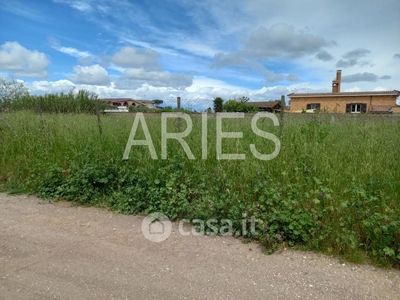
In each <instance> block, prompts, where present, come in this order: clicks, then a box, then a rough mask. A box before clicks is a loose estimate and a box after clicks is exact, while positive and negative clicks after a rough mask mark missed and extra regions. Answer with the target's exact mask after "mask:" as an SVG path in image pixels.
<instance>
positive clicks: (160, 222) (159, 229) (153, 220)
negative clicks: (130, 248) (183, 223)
mask: <svg viewBox="0 0 400 300" xmlns="http://www.w3.org/2000/svg"><path fill="white" fill-rule="evenodd" d="M171 231H172V224H171V221H170V220H169V219H168V217H167V216H166V215H164V214H162V213H158V212H155V213H151V214H149V215H147V216H146V217H145V218H144V219H143V221H142V234H143V235H144V237H145V238H146V239H148V240H149V241H151V242H155V243H160V242H163V241H165V240H166V239H167V238H168V237H169V235H170V234H171Z"/></svg>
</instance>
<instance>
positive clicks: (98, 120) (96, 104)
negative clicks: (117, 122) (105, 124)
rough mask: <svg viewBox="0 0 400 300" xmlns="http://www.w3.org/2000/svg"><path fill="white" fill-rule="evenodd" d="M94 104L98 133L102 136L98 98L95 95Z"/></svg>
mask: <svg viewBox="0 0 400 300" xmlns="http://www.w3.org/2000/svg"><path fill="white" fill-rule="evenodd" d="M94 104H95V107H96V115H97V123H98V124H99V133H100V137H102V136H103V128H102V126H101V119H100V109H99V99H98V98H97V97H96V98H95V99H94Z"/></svg>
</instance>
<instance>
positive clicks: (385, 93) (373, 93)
mask: <svg viewBox="0 0 400 300" xmlns="http://www.w3.org/2000/svg"><path fill="white" fill-rule="evenodd" d="M288 96H289V97H290V98H297V97H298V98H300V97H302V98H303V97H307V98H308V97H309V98H316V97H318V98H321V97H348V96H352V97H362V96H396V97H398V96H400V91H398V90H393V91H371V92H341V93H291V94H289V95H288Z"/></svg>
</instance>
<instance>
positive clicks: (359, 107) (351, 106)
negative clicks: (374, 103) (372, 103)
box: [346, 103, 367, 114]
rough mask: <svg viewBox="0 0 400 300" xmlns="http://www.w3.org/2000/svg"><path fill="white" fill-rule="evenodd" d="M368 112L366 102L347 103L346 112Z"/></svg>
mask: <svg viewBox="0 0 400 300" xmlns="http://www.w3.org/2000/svg"><path fill="white" fill-rule="evenodd" d="M365 112H367V104H365V103H348V104H346V113H351V114H359V113H365Z"/></svg>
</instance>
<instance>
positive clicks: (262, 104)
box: [247, 101, 280, 108]
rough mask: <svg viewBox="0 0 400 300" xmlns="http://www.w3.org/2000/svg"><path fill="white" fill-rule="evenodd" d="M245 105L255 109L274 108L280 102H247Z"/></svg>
mask: <svg viewBox="0 0 400 300" xmlns="http://www.w3.org/2000/svg"><path fill="white" fill-rule="evenodd" d="M247 104H250V105H254V106H255V107H265V108H274V107H275V106H276V105H278V104H280V101H258V102H247Z"/></svg>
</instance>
